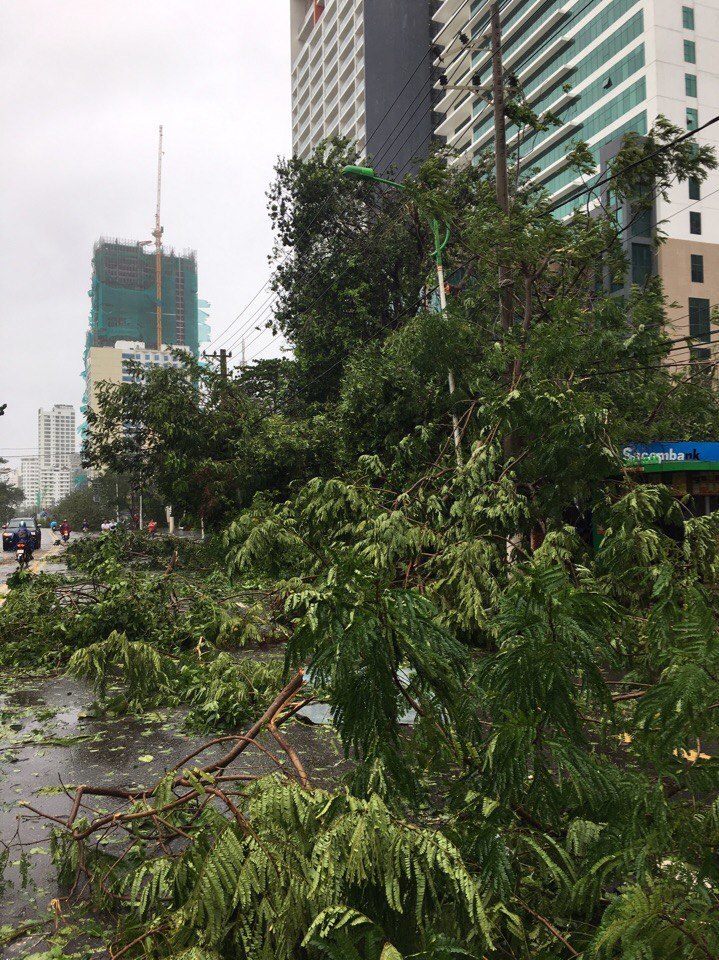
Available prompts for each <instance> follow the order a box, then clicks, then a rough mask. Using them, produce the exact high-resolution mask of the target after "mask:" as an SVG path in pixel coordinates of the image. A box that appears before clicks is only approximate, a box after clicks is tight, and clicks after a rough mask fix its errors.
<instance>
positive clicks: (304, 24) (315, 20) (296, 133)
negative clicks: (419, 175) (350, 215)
mask: <svg viewBox="0 0 719 960" xmlns="http://www.w3.org/2000/svg"><path fill="white" fill-rule="evenodd" d="M430 10H431V0H411V2H408V0H323V2H321V0H290V23H291V31H292V147H293V153H294V154H295V156H298V157H300V158H303V159H305V158H307V157H308V156H309V155H310V153H311V152H312V151H313V150H314V148H315V147H316V146H317V145H318V144H319V143H320V142H321V141H322V140H325V139H327V138H329V137H332V136H340V137H346V138H347V139H349V140H352V141H354V142H355V143H356V144H357V146H358V148H359V150H360V152H361V153H365V154H366V155H367V156H369V157H370V158H371V159H372V160H373V161H374V162H375V165H376V167H377V168H378V169H379V170H380V171H386V170H387V169H388V168H390V167H395V168H397V169H401V170H404V169H406V168H407V167H408V166H409V165H410V164H411V162H412V160H413V159H414V158H415V157H422V156H424V154H425V153H426V151H427V147H428V144H429V141H430V139H431V136H432V85H431V57H430V56H429V47H430V42H431V30H432V27H431V17H430ZM403 124H404V128H403V129H402V130H401V132H400V128H402V125H403Z"/></svg>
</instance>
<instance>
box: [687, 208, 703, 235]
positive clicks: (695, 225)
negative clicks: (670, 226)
mask: <svg viewBox="0 0 719 960" xmlns="http://www.w3.org/2000/svg"><path fill="white" fill-rule="evenodd" d="M701 232H702V215H701V213H697V212H696V210H691V211H690V212H689V233H696V234H700V233H701Z"/></svg>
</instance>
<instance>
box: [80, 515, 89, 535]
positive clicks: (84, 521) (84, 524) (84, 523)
mask: <svg viewBox="0 0 719 960" xmlns="http://www.w3.org/2000/svg"><path fill="white" fill-rule="evenodd" d="M89 529H90V524H89V523H88V522H87V517H85V518H84V519H83V521H82V532H83V533H87V531H88V530H89Z"/></svg>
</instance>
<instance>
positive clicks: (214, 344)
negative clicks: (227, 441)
mask: <svg viewBox="0 0 719 960" xmlns="http://www.w3.org/2000/svg"><path fill="white" fill-rule="evenodd" d="M470 2H471V0H462V3H461V4H460V5H459V7H458V8H457V10H455V12H454V13H453V14H452V16H451V17H450V19H449V20H448V21H447V23H446V24H445V27H444V28H443V29H446V28H447V27H448V26H450V24H451V23H452V22H453V21H454V19H455V18H456V17H457V16H458V15H459V13H460V12H461V11H462V10H463V8H464V7H466V6H467V4H468V3H470ZM433 48H434V44H430V45H429V46H428V48H427V50H426V52H425V53H424V54H423V56H422V58H421V60H420V61H419V63H418V64H417V66H416V67H415V68H414V70H413V72H412V73H411V75H410V76H409V77H408V79H407V80H406V82H405V84H404V86H403V87H402V89H401V90H400V92H399V93H398V94H397V96H396V97H395V98H394V100H393V101H392V103H391V104H390V105H389V107H388V108H387V110H386V112H385V114H384V116H383V117H382V118H381V120H380V121H379V123H378V124H377V127H376V128H375V131H374V132H375V133H376V132H377V131H378V130H379V129H380V127H381V126H382V124H383V123H384V122H385V120H386V119H387V118H388V117H389V115H390V113H391V112H392V110H393V109H394V107H395V106H396V104H397V103H398V101H399V99H400V97H402V95H403V94H404V92H405V91H406V89H407V87H408V86H409V85H410V83H411V82H412V80H413V79H414V77H415V76H416V75H417V73H418V71H419V70H420V69H421V68H422V65H423V64H424V62H425V60H426V59H427V57H428V56H429V54H430V53H431V52H432V50H433ZM414 99H416V97H415V98H413V101H412V102H414ZM410 106H411V104H410ZM408 109H409V108H408ZM393 136H396V128H395V130H394V131H393V133H392V134H391V135H390V137H388V138H387V140H385V142H384V144H383V145H382V148H381V149H382V150H383V149H384V148H385V147H386V146H387V144H388V143H389V142H390V141H391V139H392V137H393ZM375 162H376V161H375ZM331 199H332V198H331V197H328V198H327V200H326V201H325V203H324V204H323V205H322V207H320V209H319V210H317V212H316V213H315V215H314V217H313V218H312V220H311V221H310V223H309V224H308V225H307V227H305V228H304V230H303V232H302V234H301V235H300V237H298V238H297V239H296V241H295V243H297V242H300V241H301V240H302V239H304V237H305V236H307V234H308V233H309V231H310V230H311V228H312V227H313V226H314V224H315V223H316V222H317V219H318V218H319V217H320V215H321V214H322V213H323V212H324V210H325V209H326V208H327V207H328V206H329V204H330V202H331ZM289 257H290V253H289V252H288V253H287V254H285V259H284V262H285V263H286V262H287V260H288V259H289ZM272 279H273V278H272V276H270V277H268V279H267V280H266V281H265V283H264V284H263V285H262V287H260V289H259V290H258V291H257V293H256V294H255V295H254V296H253V298H252V299H251V300H250V301H249V303H248V304H246V306H245V307H244V308H243V309H242V310H241V311H240V313H239V314H238V315H237V316H236V317H235V319H234V320H232V321H231V322H230V323H229V324H228V325H227V326H226V327H225V328H224V330H223V331H222V332H221V333H220V334H218V335H217V336H216V337H213V339H212V340H211V341H210V342H209V343H208V348H209V347H212V348H213V349H217V347H218V346H219V345H220V343H221V342H222V340H223V339H225V336H226V334H227V333H228V331H229V330H230V329H231V328H232V327H234V325H235V324H236V323H237V321H238V320H239V319H240V318H241V317H242V316H244V314H245V313H246V312H247V310H248V309H249V307H250V306H251V305H252V304H253V303H254V302H255V300H257V298H258V297H259V296H260V295H261V294H262V292H263V290H265V289H267V287H268V286H269V284H270V283H271V282H272ZM272 299H273V297H272V296H271V297H270V298H268V299H267V300H266V301H265V304H264V305H262V307H261V308H260V309H264V306H266V305H267V304H268V303H269V302H270V300H272ZM256 313H257V311H255V314H253V316H251V317H250V318H249V320H248V321H246V322H245V324H243V332H246V331H247V330H249V328H250V326H252V320H253V318H254V316H256ZM233 336H235V335H234V334H233ZM240 338H241V337H240ZM237 342H239V340H237Z"/></svg>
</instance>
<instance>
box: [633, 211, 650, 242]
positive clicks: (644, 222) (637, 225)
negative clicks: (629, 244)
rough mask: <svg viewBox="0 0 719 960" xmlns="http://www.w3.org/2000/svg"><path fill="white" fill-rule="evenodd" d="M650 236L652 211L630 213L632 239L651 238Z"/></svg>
mask: <svg viewBox="0 0 719 960" xmlns="http://www.w3.org/2000/svg"><path fill="white" fill-rule="evenodd" d="M651 235H652V211H651V210H649V209H646V210H641V211H639V212H638V213H634V212H633V213H632V236H633V237H651Z"/></svg>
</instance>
